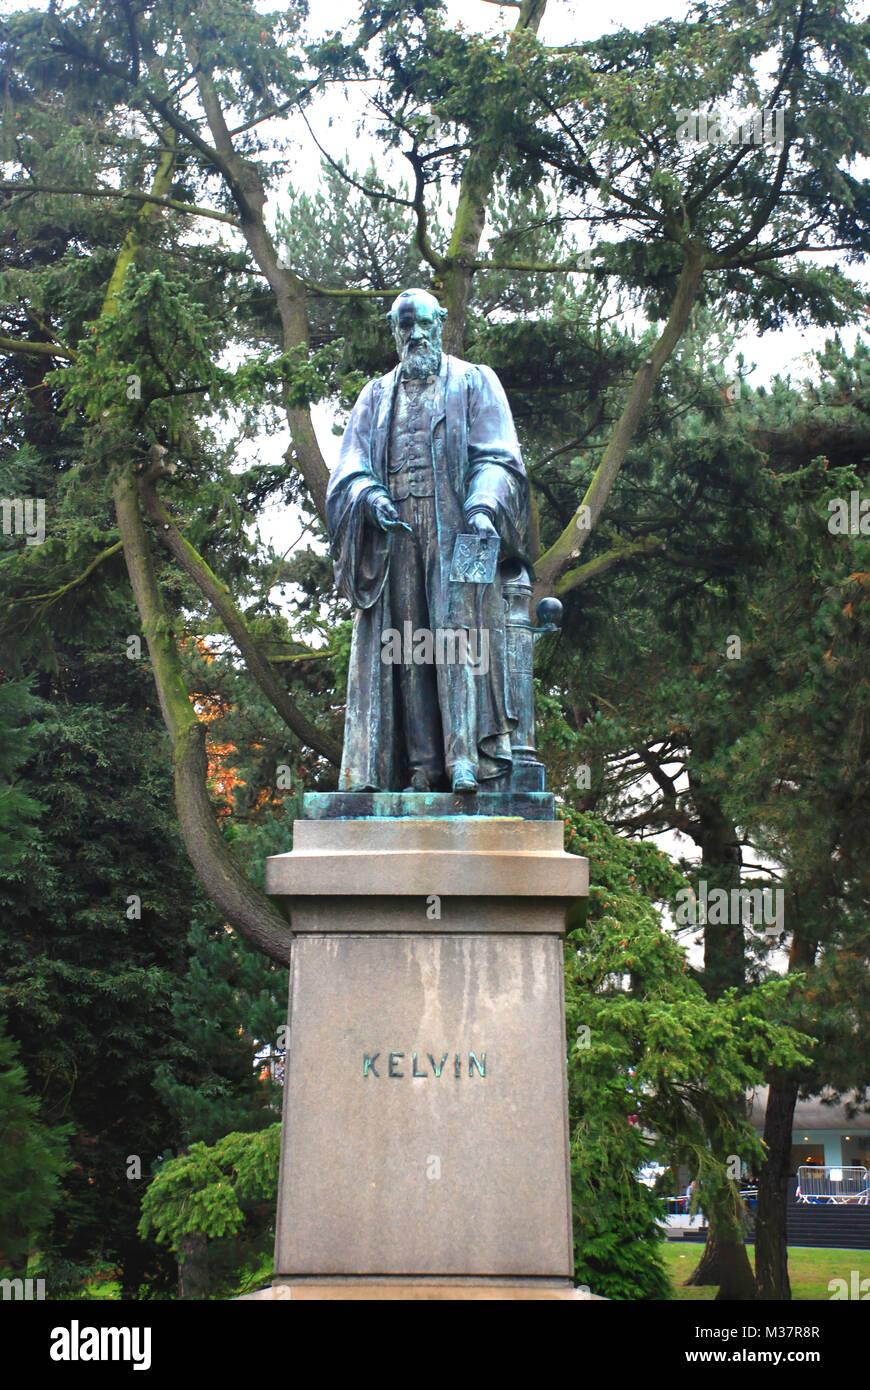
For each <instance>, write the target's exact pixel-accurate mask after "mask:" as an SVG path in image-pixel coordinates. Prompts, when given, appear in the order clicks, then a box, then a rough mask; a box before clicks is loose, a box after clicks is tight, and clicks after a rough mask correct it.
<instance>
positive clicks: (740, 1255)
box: [686, 1218, 755, 1302]
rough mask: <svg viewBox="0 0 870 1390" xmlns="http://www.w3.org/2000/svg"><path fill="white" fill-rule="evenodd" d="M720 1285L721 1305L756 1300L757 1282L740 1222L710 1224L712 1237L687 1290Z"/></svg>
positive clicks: (723, 1221)
mask: <svg viewBox="0 0 870 1390" xmlns="http://www.w3.org/2000/svg"><path fill="white" fill-rule="evenodd" d="M701 1284H718V1285H719V1292H718V1293H717V1294H716V1301H717V1302H720V1301H721V1302H725V1301H728V1300H735V1299H737V1300H743V1301H744V1302H752V1301H753V1300H754V1299H755V1279H754V1277H753V1274H752V1266H751V1265H750V1263H749V1257H748V1255H747V1254H746V1246H745V1245H744V1243H743V1230H742V1227H741V1225H740V1222H739V1220H735V1219H733V1218H732V1219H731V1220H730V1221H729V1220H726V1219H720V1220H719V1221H717V1222H716V1223H715V1225H714V1223H713V1221H712V1218H711V1222H710V1234H709V1235H708V1237H707V1243H706V1245H705V1246H704V1253H703V1255H702V1256H701V1261H700V1264H699V1265H698V1268H697V1269H696V1270H695V1272H694V1274H692V1275H691V1276H690V1277H689V1278H688V1279H687V1280H686V1286H687V1287H688V1286H689V1285H701Z"/></svg>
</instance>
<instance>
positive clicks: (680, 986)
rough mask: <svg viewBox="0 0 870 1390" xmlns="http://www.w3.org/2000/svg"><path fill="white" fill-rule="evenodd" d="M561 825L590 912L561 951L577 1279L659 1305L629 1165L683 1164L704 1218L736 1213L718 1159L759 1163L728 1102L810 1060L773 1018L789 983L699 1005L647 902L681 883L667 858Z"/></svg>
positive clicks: (652, 1246)
mask: <svg viewBox="0 0 870 1390" xmlns="http://www.w3.org/2000/svg"><path fill="white" fill-rule="evenodd" d="M565 820H566V827H567V835H566V843H567V846H568V848H569V850H570V851H572V852H573V853H578V854H585V855H587V856H588V858H589V861H590V894H589V911H588V918H587V920H586V922H585V924H584V926H583V927H582V928H581V929H575V930H574V931H573V932H572V933H571V935H570V936H569V939H568V943H567V947H566V1020H567V1029H568V1043H569V1054H568V1077H569V1107H570V1108H569V1114H570V1125H571V1165H572V1176H573V1182H574V1215H575V1246H576V1256H575V1260H576V1270H577V1274H576V1277H577V1280H578V1282H580V1283H585V1284H588V1285H589V1286H590V1287H591V1288H592V1289H593V1291H594V1292H596V1293H601V1294H604V1295H605V1296H607V1297H609V1298H628V1299H638V1298H662V1297H667V1280H666V1278H665V1276H664V1273H663V1270H662V1266H661V1263H660V1259H659V1253H658V1249H659V1241H660V1232H659V1231H658V1229H657V1225H656V1223H657V1221H658V1220H660V1219H661V1218H662V1216H663V1215H664V1210H663V1205H662V1202H661V1200H660V1199H659V1198H657V1197H655V1196H654V1195H653V1193H652V1192H651V1191H650V1190H649V1189H648V1188H647V1187H646V1186H644V1185H643V1184H642V1183H640V1182H639V1181H638V1179H637V1174H638V1171H639V1170H640V1169H641V1168H642V1167H643V1166H644V1165H645V1164H647V1163H649V1162H651V1161H653V1160H656V1161H658V1162H661V1163H664V1164H665V1165H666V1166H669V1167H671V1168H673V1169H674V1171H675V1170H676V1168H677V1166H678V1165H679V1164H680V1163H687V1164H688V1165H689V1167H690V1170H691V1172H692V1174H693V1176H695V1177H697V1179H698V1185H699V1190H700V1192H701V1201H702V1203H704V1204H705V1209H709V1208H710V1207H712V1206H714V1205H715V1204H716V1203H720V1204H721V1203H722V1202H724V1201H728V1200H729V1199H730V1201H731V1203H732V1205H735V1206H736V1203H737V1195H736V1194H737V1187H736V1184H735V1183H734V1182H731V1181H729V1177H728V1173H727V1159H728V1155H730V1154H732V1153H738V1154H741V1155H744V1156H746V1157H747V1158H752V1159H754V1160H756V1161H757V1162H760V1161H761V1159H762V1156H763V1155H762V1150H761V1147H760V1144H759V1141H758V1139H757V1138H756V1136H755V1134H754V1131H753V1130H752V1129H751V1126H750V1125H749V1123H748V1120H747V1119H746V1118H745V1116H744V1114H743V1113H742V1111H737V1110H735V1107H734V1104H733V1097H734V1095H735V1093H737V1094H742V1093H743V1092H744V1091H745V1090H746V1089H747V1088H749V1087H752V1086H755V1085H758V1084H759V1083H760V1082H761V1081H762V1080H763V1077H764V1074H765V1068H766V1067H767V1066H768V1065H771V1064H772V1065H774V1066H781V1067H789V1066H794V1065H796V1064H800V1063H805V1062H806V1061H807V1056H806V1054H805V1052H804V1051H803V1050H802V1049H803V1047H804V1045H805V1044H807V1043H808V1041H809V1040H808V1039H806V1038H805V1037H803V1035H801V1034H800V1033H798V1032H796V1031H795V1030H794V1029H793V1028H791V1027H789V1026H788V1025H787V1024H785V1023H784V1022H783V1021H782V1020H783V1017H784V1015H785V1013H786V1010H787V1004H788V998H789V995H790V994H791V993H792V992H793V990H794V988H795V987H796V986H797V984H798V983H799V982H797V981H795V980H794V979H792V980H773V981H770V982H768V983H767V984H766V985H765V986H761V987H759V988H758V989H757V990H756V991H755V992H754V993H753V995H752V996H751V998H750V999H749V1000H747V999H741V998H740V997H739V996H738V994H737V992H736V991H732V992H729V993H728V994H726V995H724V996H722V997H721V998H720V999H718V1000H716V1001H715V1002H714V1001H711V1000H709V999H708V998H707V996H706V995H705V993H704V990H703V989H702V988H701V986H700V985H699V984H698V982H697V981H696V980H694V979H693V978H692V975H691V974H690V973H689V972H688V971H687V969H686V959H685V955H684V952H683V950H682V949H681V947H680V946H679V945H678V944H677V943H676V941H675V940H674V939H673V937H672V936H671V935H670V934H669V933H668V932H666V931H664V930H663V927H662V921H661V916H660V910H659V909H657V907H656V904H660V905H661V904H664V903H667V902H668V900H670V899H671V898H672V896H673V895H674V894H675V893H676V892H677V891H678V889H679V886H680V885H681V884H682V883H683V882H684V880H683V879H682V877H681V875H680V874H679V873H678V872H677V871H676V869H675V868H674V866H673V865H672V864H671V863H670V861H669V860H668V858H667V857H666V856H665V855H663V854H662V853H661V852H660V851H659V850H657V849H656V848H655V846H653V845H651V844H636V843H634V842H632V841H630V840H627V839H625V838H624V837H622V836H619V835H615V834H614V833H613V831H612V830H610V829H609V828H608V827H607V826H606V824H604V823H603V822H601V821H599V820H596V819H595V818H593V817H590V816H588V815H583V814H578V813H576V812H566V813H565ZM711 1132H715V1135H716V1142H715V1144H714V1143H713V1142H711V1137H710V1135H711Z"/></svg>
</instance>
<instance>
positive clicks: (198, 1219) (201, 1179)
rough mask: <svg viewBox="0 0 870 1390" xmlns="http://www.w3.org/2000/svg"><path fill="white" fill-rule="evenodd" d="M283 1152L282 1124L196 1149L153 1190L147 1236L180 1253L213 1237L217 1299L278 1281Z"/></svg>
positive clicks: (168, 1168)
mask: <svg viewBox="0 0 870 1390" xmlns="http://www.w3.org/2000/svg"><path fill="white" fill-rule="evenodd" d="M280 1147H281V1126H280V1124H273V1125H270V1126H269V1127H268V1128H267V1129H263V1130H260V1131H259V1132H258V1133H256V1134H241V1133H233V1134H226V1135H224V1137H223V1138H222V1139H219V1140H218V1141H217V1142H216V1143H215V1144H211V1145H206V1144H202V1143H197V1144H192V1145H191V1146H190V1148H189V1149H188V1150H187V1151H186V1152H185V1153H183V1154H181V1155H179V1157H178V1158H174V1159H171V1160H170V1161H169V1162H167V1163H164V1165H163V1166H162V1168H161V1169H160V1170H159V1172H158V1173H157V1175H156V1176H155V1178H154V1179H153V1181H152V1182H151V1184H150V1185H149V1187H148V1190H147V1191H146V1193H145V1196H144V1198H143V1200H142V1218H141V1221H140V1224H139V1230H140V1233H141V1235H142V1236H143V1237H148V1236H149V1235H152V1234H153V1236H154V1237H156V1239H157V1240H158V1241H160V1242H161V1243H163V1244H168V1245H169V1246H171V1248H172V1249H173V1250H174V1251H176V1252H179V1253H180V1252H181V1251H183V1249H184V1245H185V1240H186V1238H188V1237H190V1236H197V1237H205V1238H206V1239H207V1240H208V1243H209V1246H208V1260H209V1269H210V1274H211V1280H212V1283H211V1289H212V1296H213V1297H225V1298H230V1297H234V1296H235V1295H236V1294H238V1293H241V1292H246V1291H247V1289H248V1288H249V1287H258V1286H260V1287H261V1286H262V1284H263V1283H264V1282H267V1281H268V1279H269V1276H270V1274H271V1254H272V1249H271V1246H272V1242H273V1241H274V1232H273V1221H274V1212H275V1194H276V1192H277V1190H278V1162H279V1156H280Z"/></svg>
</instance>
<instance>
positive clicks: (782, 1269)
mask: <svg viewBox="0 0 870 1390" xmlns="http://www.w3.org/2000/svg"><path fill="white" fill-rule="evenodd" d="M797 1093H798V1083H797V1081H792V1080H773V1081H771V1083H770V1091H769V1093H768V1097H767V1113H766V1115H765V1117H764V1143H765V1147H766V1149H767V1159H766V1161H765V1163H764V1165H763V1167H762V1169H761V1176H760V1178H759V1182H758V1211H757V1215H756V1221H755V1279H756V1283H757V1286H758V1297H759V1298H760V1299H764V1300H781V1301H784V1302H787V1301H788V1300H789V1299H790V1298H791V1284H790V1283H789V1277H788V1234H787V1231H786V1209H787V1203H788V1181H789V1177H790V1176H791V1135H792V1128H793V1126H794V1108H795V1103H796V1101H797Z"/></svg>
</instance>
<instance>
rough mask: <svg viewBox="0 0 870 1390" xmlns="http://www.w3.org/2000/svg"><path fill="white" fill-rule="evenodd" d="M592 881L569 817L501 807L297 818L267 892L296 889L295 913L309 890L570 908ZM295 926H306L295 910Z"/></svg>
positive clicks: (323, 894)
mask: <svg viewBox="0 0 870 1390" xmlns="http://www.w3.org/2000/svg"><path fill="white" fill-rule="evenodd" d="M588 883H589V877H588V865H587V862H586V860H585V859H583V858H581V857H580V856H579V855H575V854H566V853H565V850H564V826H563V825H562V822H561V821H525V820H519V819H510V818H505V819H499V818H497V817H491V816H486V817H484V816H474V817H438V818H434V819H423V818H420V817H416V816H409V817H405V818H402V819H398V818H392V819H388V820H386V821H370V820H366V819H360V820H340V821H316V820H313V821H296V822H295V823H294V828H293V849H292V851H291V852H290V853H289V854H275V855H271V856H270V857H269V859H267V861H266V892H267V893H269V894H271V895H272V896H279V897H287V898H289V899H290V900H291V912H295V911H297V910H298V909H299V908H300V907H301V906H302V905H303V902H302V900H303V899H314V898H316V899H318V900H319V899H324V898H346V897H355V898H359V897H371V896H376V897H378V898H387V899H390V900H391V901H395V900H396V899H400V898H404V899H408V898H414V899H417V903H416V904H406V905H407V906H408V907H410V908H411V910H412V915H415V914H416V913H417V911H418V909H419V906H420V900H421V899H426V898H428V897H431V896H436V897H439V898H440V899H441V902H442V904H443V901H444V899H445V898H452V897H461V898H467V897H489V898H491V899H493V900H504V899H511V900H513V899H517V898H521V899H536V900H543V901H548V902H557V903H558V904H559V905H560V906H561V907H562V908H563V909H564V906H565V905H566V903H568V902H570V901H572V900H573V899H574V898H577V897H581V896H583V895H584V894H585V893H586V892H587V891H588ZM499 905H500V906H501V905H502V904H501V902H500V904H499ZM562 918H563V919H564V911H563V912H562ZM431 920H432V918H431V916H430V918H429V921H430V923H431ZM423 921H424V922H425V921H426V918H425V916H424V918H423ZM293 925H294V930H297V929H299V930H304V927H302V926H299V924H298V923H297V922H296V920H295V917H294V923H293ZM429 930H432V927H431V925H430V927H429Z"/></svg>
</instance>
